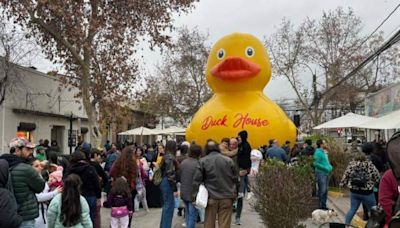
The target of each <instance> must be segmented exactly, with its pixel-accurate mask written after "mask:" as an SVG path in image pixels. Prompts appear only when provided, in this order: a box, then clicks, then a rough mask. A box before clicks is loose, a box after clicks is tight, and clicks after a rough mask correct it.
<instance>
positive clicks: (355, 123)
mask: <svg viewBox="0 0 400 228" xmlns="http://www.w3.org/2000/svg"><path fill="white" fill-rule="evenodd" d="M375 119H376V118H373V117H369V116H363V115H358V114H354V113H352V112H349V113H347V114H346V115H344V116H341V117H339V118H336V119H333V120H330V121H328V122H325V123H323V124H321V125H318V126H316V127H314V129H326V128H353V127H357V128H359V125H361V124H363V123H366V122H369V121H373V120H375Z"/></svg>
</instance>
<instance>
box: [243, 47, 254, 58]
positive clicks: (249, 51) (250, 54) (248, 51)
mask: <svg viewBox="0 0 400 228" xmlns="http://www.w3.org/2000/svg"><path fill="white" fill-rule="evenodd" d="M254 53H255V51H254V48H253V47H247V48H246V50H245V54H246V56H247V57H253V56H254Z"/></svg>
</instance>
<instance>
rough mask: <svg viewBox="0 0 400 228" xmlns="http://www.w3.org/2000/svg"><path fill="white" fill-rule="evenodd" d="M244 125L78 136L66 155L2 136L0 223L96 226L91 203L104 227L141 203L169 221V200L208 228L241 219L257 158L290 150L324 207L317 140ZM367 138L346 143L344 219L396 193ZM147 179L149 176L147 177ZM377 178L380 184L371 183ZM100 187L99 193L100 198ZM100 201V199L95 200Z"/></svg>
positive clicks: (165, 226)
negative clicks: (150, 135)
mask: <svg viewBox="0 0 400 228" xmlns="http://www.w3.org/2000/svg"><path fill="white" fill-rule="evenodd" d="M247 139H248V133H247V132H246V131H241V132H239V133H238V135H237V137H232V138H224V139H222V140H221V141H220V142H216V141H214V140H211V139H210V140H208V141H207V143H206V145H204V146H202V145H197V144H196V143H195V142H192V143H189V142H182V143H179V144H177V143H176V142H175V141H166V143H165V145H164V144H163V143H161V142H160V143H157V144H154V145H143V147H142V146H138V145H135V144H132V143H127V144H126V145H125V146H124V147H123V148H118V147H117V146H116V145H115V144H111V143H110V142H107V143H106V144H105V145H104V147H103V148H101V149H97V148H92V147H91V145H90V144H88V143H85V142H82V143H81V144H80V145H79V146H78V147H77V148H76V149H75V152H73V153H72V154H71V155H63V154H61V153H60V152H59V151H60V150H59V148H57V143H56V142H53V143H52V146H49V145H48V140H40V141H39V145H37V146H35V145H34V144H32V143H31V142H29V141H28V140H26V139H24V138H15V139H12V140H11V142H10V143H9V147H10V153H8V154H3V155H2V156H1V157H0V224H2V227H3V226H4V227H23V228H24V227H101V218H100V215H101V213H100V210H101V208H102V207H107V208H110V209H111V210H110V220H109V224H106V225H107V226H108V225H110V226H111V227H131V225H132V224H131V223H132V216H133V214H134V213H135V212H138V211H139V210H140V209H141V207H142V210H143V211H144V212H149V210H150V209H149V208H154V207H162V213H161V218H160V227H161V228H170V227H172V220H173V217H174V214H175V213H174V212H175V209H177V214H178V215H181V216H182V215H183V214H184V216H185V223H184V224H183V225H184V226H185V227H190V228H193V227H195V225H196V224H197V223H203V224H204V227H207V228H212V227H215V226H216V222H217V223H218V227H221V228H224V227H230V226H231V219H232V214H233V213H234V216H235V219H234V224H236V225H241V224H242V222H241V214H242V209H243V200H244V199H245V198H246V195H247V199H250V198H252V193H251V191H252V185H253V184H254V183H255V181H254V179H255V177H256V175H257V173H258V170H259V166H260V164H262V163H263V162H264V161H265V160H266V159H278V160H280V161H281V162H283V163H287V164H290V163H295V162H296V161H297V159H298V157H299V156H310V157H312V158H313V167H314V172H315V179H316V183H317V186H316V191H315V192H316V193H315V194H316V196H317V197H318V198H319V208H320V209H323V210H328V207H327V192H328V184H329V176H330V174H331V172H332V170H333V168H334V167H332V165H331V164H330V161H329V156H328V154H329V151H328V149H327V146H326V143H325V141H324V140H318V141H317V142H316V144H315V147H314V145H313V143H312V141H311V140H306V141H305V143H304V144H302V145H299V144H295V145H294V146H291V143H290V142H289V141H286V142H285V143H284V144H283V145H280V144H279V142H278V141H277V140H275V139H271V140H270V141H269V145H268V146H262V147H260V148H257V149H256V148H252V146H251V145H250V143H249V142H248V141H247ZM375 151H376V150H375V146H374V144H372V143H366V144H364V145H363V146H362V152H363V153H355V156H354V157H355V158H354V160H353V161H351V162H350V164H349V166H348V168H347V170H346V171H345V173H344V175H343V178H342V181H341V186H343V187H348V188H349V189H350V192H351V208H350V210H349V212H348V213H347V215H346V218H345V220H346V221H345V222H346V223H350V222H351V220H352V218H353V216H354V214H355V212H356V210H357V208H358V207H359V205H360V204H363V206H364V210H365V215H366V216H368V213H369V212H370V211H371V208H372V207H373V206H375V205H376V204H377V203H378V202H379V204H380V205H381V206H382V207H383V208H384V211H385V213H386V221H387V222H388V221H390V218H391V216H392V213H393V211H392V208H393V206H394V205H395V202H396V200H397V197H398V189H397V179H396V177H395V175H394V173H393V172H392V171H391V170H390V169H389V170H388V169H387V167H388V166H387V165H385V162H386V161H387V160H388V159H386V160H383V158H382V157H381V156H379V155H378V154H376V153H375ZM156 179H157V180H158V181H156ZM379 183H380V184H379ZM201 186H204V187H205V189H206V190H207V193H208V200H207V202H206V206H205V207H199V206H198V205H196V204H195V202H196V196H197V195H198V192H199V189H200V188H201ZM102 192H104V193H105V194H106V199H105V200H104V199H103V200H101V198H102V195H103V194H104V193H103V194H102ZM103 201H104V202H103Z"/></svg>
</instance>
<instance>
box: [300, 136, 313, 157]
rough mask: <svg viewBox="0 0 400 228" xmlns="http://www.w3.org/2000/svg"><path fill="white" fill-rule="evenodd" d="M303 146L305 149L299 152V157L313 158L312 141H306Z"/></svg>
mask: <svg viewBox="0 0 400 228" xmlns="http://www.w3.org/2000/svg"><path fill="white" fill-rule="evenodd" d="M304 146H305V147H304V148H303V150H302V151H301V152H300V155H306V156H314V153H315V148H314V147H313V146H312V140H311V139H306V141H305V144H304Z"/></svg>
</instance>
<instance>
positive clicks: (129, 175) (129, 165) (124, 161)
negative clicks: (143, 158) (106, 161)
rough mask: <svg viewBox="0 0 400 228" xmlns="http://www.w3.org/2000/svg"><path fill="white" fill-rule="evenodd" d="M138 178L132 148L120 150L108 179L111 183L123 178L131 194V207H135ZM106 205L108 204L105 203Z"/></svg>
mask: <svg viewBox="0 0 400 228" xmlns="http://www.w3.org/2000/svg"><path fill="white" fill-rule="evenodd" d="M137 176H138V166H137V162H136V156H135V153H134V148H133V147H132V146H127V147H125V148H124V149H123V150H122V153H121V156H119V157H118V159H117V160H116V161H115V163H114V165H113V166H112V167H111V171H110V177H111V178H112V181H115V180H117V178H118V177H125V178H126V180H127V182H128V185H129V190H130V192H131V199H132V205H133V206H135V197H136V194H137V191H136V177H137ZM107 203H108V202H107Z"/></svg>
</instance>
